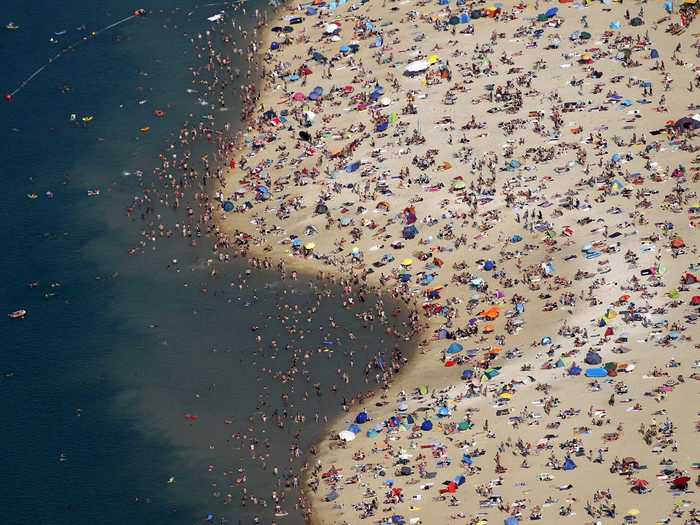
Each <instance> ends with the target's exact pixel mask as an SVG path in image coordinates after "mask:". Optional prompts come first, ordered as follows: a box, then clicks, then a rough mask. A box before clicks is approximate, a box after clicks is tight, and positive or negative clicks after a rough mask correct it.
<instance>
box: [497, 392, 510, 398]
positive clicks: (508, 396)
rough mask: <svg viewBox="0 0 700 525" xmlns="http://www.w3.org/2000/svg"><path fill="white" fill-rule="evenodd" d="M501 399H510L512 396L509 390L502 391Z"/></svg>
mask: <svg viewBox="0 0 700 525" xmlns="http://www.w3.org/2000/svg"><path fill="white" fill-rule="evenodd" d="M498 397H500V398H501V399H511V398H512V397H513V394H511V393H510V392H503V393H502V394H501V395H500V396H498Z"/></svg>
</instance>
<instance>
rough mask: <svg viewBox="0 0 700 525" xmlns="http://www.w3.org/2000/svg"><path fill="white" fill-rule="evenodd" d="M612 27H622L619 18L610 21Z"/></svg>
mask: <svg viewBox="0 0 700 525" xmlns="http://www.w3.org/2000/svg"><path fill="white" fill-rule="evenodd" d="M609 27H610V29H620V22H619V21H618V20H613V21H612V22H610V26H609Z"/></svg>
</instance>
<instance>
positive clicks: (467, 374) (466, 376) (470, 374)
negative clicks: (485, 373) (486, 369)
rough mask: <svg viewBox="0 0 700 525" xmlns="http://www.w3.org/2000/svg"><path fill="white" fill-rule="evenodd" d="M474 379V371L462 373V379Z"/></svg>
mask: <svg viewBox="0 0 700 525" xmlns="http://www.w3.org/2000/svg"><path fill="white" fill-rule="evenodd" d="M472 377H474V370H465V371H464V372H462V379H471V378H472Z"/></svg>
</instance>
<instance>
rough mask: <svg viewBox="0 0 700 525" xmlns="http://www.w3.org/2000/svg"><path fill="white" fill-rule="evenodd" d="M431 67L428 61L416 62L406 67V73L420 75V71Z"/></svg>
mask: <svg viewBox="0 0 700 525" xmlns="http://www.w3.org/2000/svg"><path fill="white" fill-rule="evenodd" d="M429 67H430V64H429V63H428V61H427V60H416V61H415V62H411V63H410V64H408V65H407V66H406V71H408V72H409V73H419V72H420V71H425V70H426V69H428V68H429Z"/></svg>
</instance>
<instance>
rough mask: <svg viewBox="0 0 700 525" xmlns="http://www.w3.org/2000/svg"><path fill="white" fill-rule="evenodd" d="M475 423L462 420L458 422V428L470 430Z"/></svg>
mask: <svg viewBox="0 0 700 525" xmlns="http://www.w3.org/2000/svg"><path fill="white" fill-rule="evenodd" d="M473 426H474V425H473V424H472V423H470V422H469V421H460V422H459V424H457V430H461V431H463V430H469V429H470V428H472V427H473Z"/></svg>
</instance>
